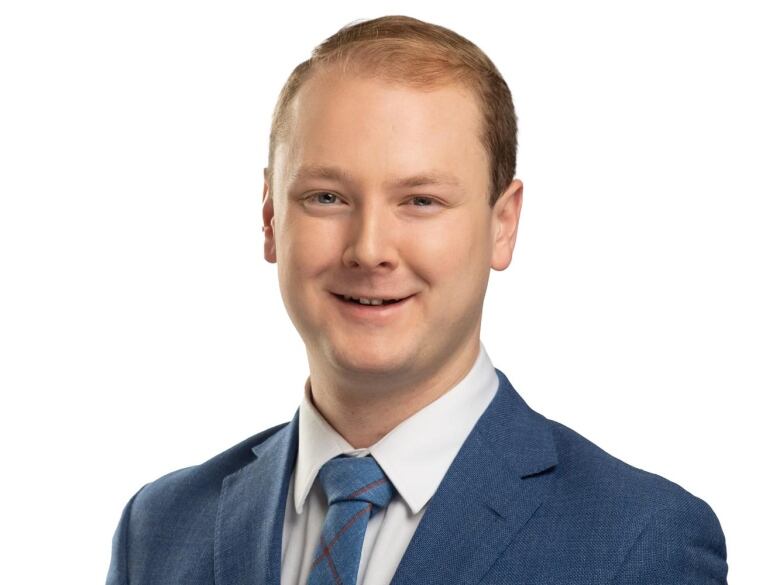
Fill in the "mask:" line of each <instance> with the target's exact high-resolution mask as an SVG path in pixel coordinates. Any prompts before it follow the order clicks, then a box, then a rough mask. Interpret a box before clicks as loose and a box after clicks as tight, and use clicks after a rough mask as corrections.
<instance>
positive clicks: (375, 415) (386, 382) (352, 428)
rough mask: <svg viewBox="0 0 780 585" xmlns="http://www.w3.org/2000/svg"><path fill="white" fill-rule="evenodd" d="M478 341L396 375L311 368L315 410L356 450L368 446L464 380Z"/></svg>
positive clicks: (311, 364)
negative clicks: (425, 367) (430, 367)
mask: <svg viewBox="0 0 780 585" xmlns="http://www.w3.org/2000/svg"><path fill="white" fill-rule="evenodd" d="M479 349H480V348H479V337H478V336H477V337H476V338H475V339H474V340H472V341H471V342H470V343H468V344H466V345H463V346H461V347H459V348H458V349H457V351H456V352H455V353H453V354H452V355H451V356H450V359H448V360H446V361H445V362H444V364H443V365H441V367H439V368H438V369H437V370H435V371H423V372H416V371H414V372H409V373H406V374H401V375H388V373H387V372H384V373H379V374H377V373H371V374H364V375H354V374H353V375H350V376H339V375H337V374H335V372H334V371H333V370H332V369H326V368H318V367H313V366H315V365H316V364H315V363H313V362H312V360H310V362H309V365H310V369H311V376H310V383H311V394H310V398H311V401H312V404H313V405H314V407H315V408H316V409H317V410H318V411H319V412H320V414H321V415H322V416H323V418H325V420H327V421H328V423H329V424H330V425H331V426H332V427H333V428H334V429H335V430H336V431H337V432H338V433H339V434H340V435H341V436H342V437H344V439H345V440H346V441H347V442H348V443H349V444H350V445H352V446H353V447H354V448H356V449H361V448H365V447H370V446H371V445H373V444H374V443H376V442H377V441H379V440H380V439H381V438H382V437H384V436H385V435H386V434H387V433H389V432H390V431H391V430H393V429H394V428H395V427H396V426H398V425H399V424H400V423H402V422H403V421H404V420H406V419H407V418H409V417H410V416H412V415H413V414H415V413H416V412H418V411H420V410H421V409H423V408H425V407H426V406H428V405H429V404H430V403H431V402H434V401H435V400H436V399H438V398H439V397H441V396H443V395H444V394H446V393H447V392H448V391H449V390H450V389H452V388H453V387H454V386H455V385H456V384H458V382H460V381H461V380H462V379H463V378H465V377H466V374H468V373H469V371H470V370H471V368H472V366H473V365H474V363H475V360H476V359H477V356H478V355H479Z"/></svg>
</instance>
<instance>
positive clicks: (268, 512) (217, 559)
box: [214, 412, 298, 585]
mask: <svg viewBox="0 0 780 585" xmlns="http://www.w3.org/2000/svg"><path fill="white" fill-rule="evenodd" d="M252 451H253V452H254V454H255V456H256V457H257V459H255V460H254V461H252V462H251V463H249V464H248V465H246V466H245V467H242V468H241V469H239V470H238V471H237V472H235V473H233V474H231V475H229V476H227V477H226V478H225V479H224V481H223V482H222V493H221V495H220V503H219V512H218V515H217V526H216V534H215V539H214V576H215V582H216V585H257V584H258V583H263V584H267V585H278V584H279V580H280V572H281V568H280V563H281V549H282V528H283V522H284V513H285V507H286V504H287V490H288V487H289V482H290V473H291V472H292V467H293V465H294V463H295V457H296V455H297V452H298V412H296V413H295V416H294V417H293V419H292V421H290V423H289V424H288V425H286V426H285V427H283V428H282V429H280V430H279V431H277V432H276V433H274V434H273V435H271V437H269V438H268V439H266V440H265V441H263V442H262V443H260V444H259V445H257V446H255V447H253V448H252Z"/></svg>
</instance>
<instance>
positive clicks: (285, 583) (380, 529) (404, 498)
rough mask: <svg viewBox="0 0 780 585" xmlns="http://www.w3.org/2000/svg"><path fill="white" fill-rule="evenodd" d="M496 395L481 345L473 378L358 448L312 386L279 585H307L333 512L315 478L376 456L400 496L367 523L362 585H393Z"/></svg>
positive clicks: (304, 407) (302, 418) (302, 414)
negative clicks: (316, 401) (317, 401)
mask: <svg viewBox="0 0 780 585" xmlns="http://www.w3.org/2000/svg"><path fill="white" fill-rule="evenodd" d="M497 390H498V376H497V375H496V372H495V369H494V368H493V364H492V363H491V361H490V358H489V357H488V355H487V352H486V351H485V347H484V346H483V345H482V343H481V342H480V351H479V355H478V356H477V359H476V360H475V362H474V365H473V366H472V368H471V370H470V371H469V373H468V374H467V375H466V377H465V378H463V380H461V381H460V382H459V383H458V384H456V385H455V386H453V387H452V388H451V389H450V390H449V391H448V392H446V393H445V394H443V395H442V396H440V397H439V398H438V399H436V400H435V401H433V402H432V403H430V404H429V405H428V406H426V407H425V408H423V409H421V410H419V411H418V412H416V413H415V414H413V415H412V416H410V417H409V418H407V419H406V420H404V421H403V422H401V423H400V424H399V425H397V426H396V427H395V428H394V429H393V430H392V431H390V432H389V433H387V434H386V435H385V436H384V437H383V438H382V439H380V440H379V441H377V442H376V443H374V444H373V445H371V446H370V447H368V448H363V449H355V448H354V447H352V446H351V445H350V444H349V443H348V442H347V441H346V440H345V439H344V438H343V437H342V436H341V435H340V434H339V433H338V432H336V430H335V429H333V427H332V426H330V424H329V423H328V422H327V421H326V420H325V419H324V418H323V417H322V415H321V414H320V413H319V411H318V410H317V409H316V408H315V407H314V405H313V404H312V401H311V396H310V393H311V387H310V385H309V380H307V381H306V388H305V391H304V398H303V401H302V402H301V406H300V410H299V414H298V456H297V460H296V463H295V467H294V469H293V472H292V476H291V478H290V489H289V492H288V496H287V508H286V511H285V516H284V531H283V533H282V573H281V585H306V581H307V579H308V578H309V570H310V568H311V563H312V560H313V558H314V554H315V552H316V548H317V545H318V543H319V538H320V532H321V530H322V525H323V523H324V521H325V514H326V513H327V511H328V502H327V500H326V499H325V494H324V492H323V490H322V488H321V487H320V484H319V480H318V479H317V474H318V473H319V471H320V467H322V465H323V464H324V463H325V462H326V461H329V460H330V459H332V458H333V457H337V456H338V455H342V454H347V455H351V456H356V457H364V456H366V455H369V454H370V455H372V456H373V457H374V459H376V461H377V463H379V466H380V467H381V468H382V470H383V471H384V472H385V474H386V475H387V477H388V478H389V479H390V481H391V482H392V483H393V485H394V486H395V488H396V490H397V493H396V494H395V495H394V496H393V499H392V500H391V501H390V503H389V504H388V506H387V507H386V508H385V509H383V510H379V511H378V512H376V513H375V514H374V516H373V517H372V518H371V519H370V520H369V521H368V527H367V529H366V535H365V538H364V540H363V552H362V554H361V557H360V567H359V568H358V576H357V584H356V585H388V584H389V583H390V581H391V580H392V578H393V575H394V574H395V571H396V569H397V568H398V564H399V563H400V562H401V557H403V555H404V552H405V551H406V547H407V546H408V544H409V541H410V540H411V539H412V535H413V534H414V531H415V530H416V529H417V525H418V524H419V523H420V520H421V519H422V516H423V514H424V513H425V509H426V508H427V505H428V501H429V500H430V499H431V497H432V496H433V494H434V493H435V492H436V489H437V488H438V487H439V484H440V483H441V480H442V479H443V478H444V475H445V474H446V473H447V469H448V468H449V467H450V464H451V463H452V461H453V459H455V456H456V455H457V454H458V451H459V450H460V448H461V446H462V445H463V443H464V441H465V440H466V437H467V436H468V434H469V433H470V432H471V429H472V428H473V427H474V425H475V424H476V422H477V420H478V419H479V417H480V416H482V413H483V412H484V411H485V409H486V408H487V406H488V404H490V401H491V400H492V399H493V397H494V396H495V394H496V391H497Z"/></svg>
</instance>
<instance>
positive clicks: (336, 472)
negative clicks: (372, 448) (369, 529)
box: [319, 455, 393, 515]
mask: <svg viewBox="0 0 780 585" xmlns="http://www.w3.org/2000/svg"><path fill="white" fill-rule="evenodd" d="M319 479H320V485H321V486H322V489H323V490H325V496H326V497H327V498H328V506H330V505H331V504H333V503H334V502H344V501H355V500H359V501H362V502H369V503H371V504H372V505H373V506H372V515H373V512H375V511H376V510H378V509H379V508H384V507H385V506H387V504H388V503H389V502H390V498H392V497H393V484H392V483H390V480H389V479H387V476H386V475H385V474H384V472H383V471H382V468H381V467H379V464H378V463H377V462H376V460H375V459H374V458H373V457H371V455H367V456H365V457H348V456H338V457H334V458H333V459H331V460H330V461H327V462H326V463H325V465H323V466H322V468H321V469H320V473H319Z"/></svg>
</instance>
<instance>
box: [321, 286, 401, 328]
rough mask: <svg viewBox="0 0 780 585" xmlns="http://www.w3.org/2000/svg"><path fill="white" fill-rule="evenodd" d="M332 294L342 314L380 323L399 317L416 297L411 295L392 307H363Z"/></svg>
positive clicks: (391, 305) (341, 296)
mask: <svg viewBox="0 0 780 585" xmlns="http://www.w3.org/2000/svg"><path fill="white" fill-rule="evenodd" d="M330 294H331V296H332V297H333V301H334V302H335V303H336V305H337V306H338V308H339V310H340V311H341V312H342V314H344V315H346V316H348V317H349V318H352V319H356V320H360V321H372V322H378V323H382V322H385V321H389V320H392V319H394V318H395V317H397V316H398V315H399V314H400V313H401V312H402V311H403V310H404V309H405V308H406V306H407V305H408V304H409V302H410V301H411V300H412V298H414V296H415V295H409V296H408V297H406V298H404V299H402V300H400V301H398V302H396V303H392V304H390V305H361V304H360V303H353V302H352V301H345V300H344V297H343V295H339V294H336V293H330ZM349 296H352V295H349ZM363 298H366V297H363Z"/></svg>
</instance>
